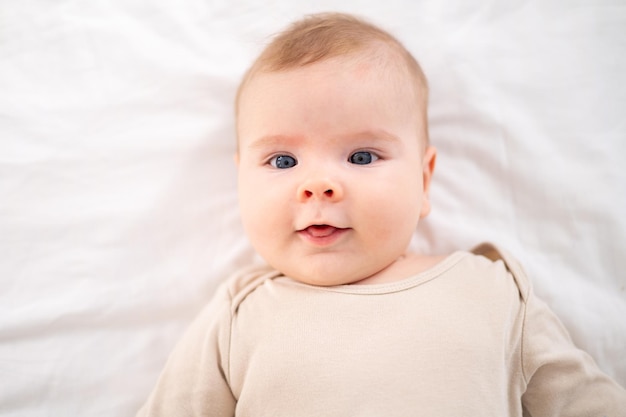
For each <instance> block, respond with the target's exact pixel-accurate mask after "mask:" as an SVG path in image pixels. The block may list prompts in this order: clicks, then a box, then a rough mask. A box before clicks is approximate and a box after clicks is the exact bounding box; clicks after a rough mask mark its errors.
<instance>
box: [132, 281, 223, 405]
mask: <svg viewBox="0 0 626 417" xmlns="http://www.w3.org/2000/svg"><path fill="white" fill-rule="evenodd" d="M229 334H230V297H229V296H228V291H227V287H226V285H222V287H220V289H219V291H218V292H217V294H216V296H215V298H214V299H213V301H212V302H211V304H210V305H209V306H207V308H206V309H205V310H204V311H203V312H202V313H201V314H200V316H198V318H197V319H196V320H195V321H194V323H193V324H192V325H191V326H190V328H189V329H188V330H187V332H186V333H185V336H184V337H183V339H182V340H181V341H180V342H179V343H178V345H177V347H176V348H175V350H174V352H173V353H172V354H171V356H170V358H169V359H168V361H167V364H166V366H165V369H164V370H163V372H162V373H161V376H160V377H159V380H158V382H157V384H156V387H155V388H154V390H153V391H152V394H150V397H149V398H148V401H147V402H146V403H145V404H144V406H143V407H142V408H141V410H140V411H139V412H138V414H137V417H146V416H151V417H156V416H163V417H182V416H211V417H214V416H215V417H217V416H219V417H222V416H228V417H232V416H234V414H235V411H234V410H235V399H234V397H233V394H232V392H231V390H230V388H229V385H228V383H227V372H228V350H229V346H228V342H229Z"/></svg>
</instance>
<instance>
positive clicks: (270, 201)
mask: <svg viewBox="0 0 626 417" xmlns="http://www.w3.org/2000/svg"><path fill="white" fill-rule="evenodd" d="M285 197H286V196H285V192H284V190H283V189H282V187H279V186H278V184H276V183H275V182H273V181H271V180H270V179H267V178H265V176H263V175H262V174H258V173H256V172H252V173H247V172H241V173H240V175H239V206H240V211H241V220H242V223H243V226H244V228H245V230H246V232H247V233H248V235H249V237H250V239H251V240H252V241H253V243H256V241H258V240H259V239H270V238H272V236H273V235H274V234H275V233H273V231H275V230H277V229H276V228H277V220H279V219H281V218H285V217H286V214H285V211H286V210H287V206H288V205H287V204H286V202H285Z"/></svg>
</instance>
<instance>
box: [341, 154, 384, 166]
mask: <svg viewBox="0 0 626 417" xmlns="http://www.w3.org/2000/svg"><path fill="white" fill-rule="evenodd" d="M377 159H378V156H376V155H375V154H373V153H371V152H367V151H358V152H355V153H353V154H352V155H350V158H348V160H349V161H350V163H353V164H357V165H367V164H371V163H372V162H374V161H376V160H377Z"/></svg>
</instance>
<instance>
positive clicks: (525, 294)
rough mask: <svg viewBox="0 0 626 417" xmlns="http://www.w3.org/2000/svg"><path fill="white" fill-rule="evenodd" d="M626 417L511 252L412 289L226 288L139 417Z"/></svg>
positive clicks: (453, 263)
mask: <svg viewBox="0 0 626 417" xmlns="http://www.w3.org/2000/svg"><path fill="white" fill-rule="evenodd" d="M418 415H419V416H428V417H437V416H455V417H460V416H472V417H476V416H481V417H486V416H498V417H503V416H536V417H547V416H585V417H588V416H597V417H603V416H606V417H618V416H620V417H622V416H626V391H625V390H624V389H623V388H622V387H620V386H619V385H617V384H616V383H615V382H614V381H612V380H611V379H610V378H608V377H607V376H606V375H604V374H603V373H602V372H601V371H600V370H599V369H598V368H597V366H596V365H595V363H594V362H593V360H592V359H591V357H590V356H589V355H588V354H586V353H585V352H583V351H581V350H579V349H577V348H576V347H575V346H574V345H573V344H572V342H571V340H570V337H569V335H568V334H567V331H566V330H565V328H564V327H563V325H562V324H561V323H560V321H559V320H558V319H557V317H556V316H555V315H554V314H553V313H552V312H551V311H550V310H549V309H548V307H547V306H546V305H545V304H544V303H543V302H542V301H541V300H539V299H538V298H537V297H536V296H535V295H534V293H533V291H532V289H531V286H530V283H529V281H528V279H527V277H526V275H525V274H524V272H523V271H522V269H521V268H520V267H519V265H518V264H517V263H516V262H515V261H514V260H513V259H511V258H510V257H509V256H508V255H507V254H506V253H503V252H501V251H498V250H497V249H496V248H494V247H493V246H490V245H482V246H480V247H478V248H477V249H475V250H474V251H473V252H455V253H453V254H452V255H450V256H448V257H447V258H446V259H445V260H443V261H442V262H441V263H439V264H437V265H436V266H434V267H433V268H431V269H429V270H427V271H425V272H422V273H419V274H417V275H415V276H413V277H411V278H408V279H405V280H402V281H398V282H394V283H389V284H379V285H344V286H337V287H315V286H310V285H306V284H301V283H298V282H296V281H293V280H291V279H289V278H287V277H285V276H283V275H281V274H280V273H279V272H276V271H273V270H270V269H254V270H246V271H243V272H241V273H240V274H237V275H236V276H234V277H233V278H232V279H230V280H229V281H227V282H226V283H225V284H223V285H222V286H221V287H220V289H219V291H218V293H217V294H216V297H215V298H214V300H213V301H212V302H211V303H210V304H209V305H208V306H207V307H206V308H205V310H204V311H203V312H202V313H201V314H200V315H199V317H198V318H197V319H196V321H195V322H194V323H193V324H192V326H191V327H190V328H189V330H188V331H187V333H186V335H185V336H184V338H183V339H182V340H181V342H180V343H179V344H178V346H177V348H176V349H175V351H174V352H173V353H172V355H171V357H170V358H169V360H168V362H167V365H166V367H165V370H164V371H163V373H162V375H161V377H160V378H159V380H158V383H157V385H156V387H155V389H154V391H153V392H152V394H151V396H150V398H149V399H148V401H147V403H146V404H145V405H144V407H143V408H142V409H141V411H140V412H139V414H138V416H167V417H178V416H239V417H244V416H245V417H248V416H250V417H251V416H254V417H262V416H267V417H280V416H285V417H299V416H315V417H320V416H324V417H330V416H337V417H339V416H340V417H346V416H377V417H392V416H401V417H407V416H418Z"/></svg>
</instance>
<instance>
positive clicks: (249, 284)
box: [224, 265, 282, 313]
mask: <svg viewBox="0 0 626 417" xmlns="http://www.w3.org/2000/svg"><path fill="white" fill-rule="evenodd" d="M280 276H282V274H281V273H280V272H278V271H276V270H275V269H273V268H271V267H270V266H267V265H253V266H249V267H246V268H243V269H241V270H239V271H237V272H236V273H234V274H233V275H232V276H231V277H230V278H229V279H228V280H227V281H226V283H225V284H224V293H225V294H224V295H225V296H227V297H228V299H229V301H230V308H231V312H232V313H234V312H235V311H236V310H237V308H238V307H239V305H240V304H241V303H242V302H243V300H245V299H246V297H248V295H250V294H251V293H252V292H254V291H255V290H256V289H257V288H259V287H260V286H261V285H263V283H265V282H267V281H268V280H273V279H275V278H277V277H280Z"/></svg>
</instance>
